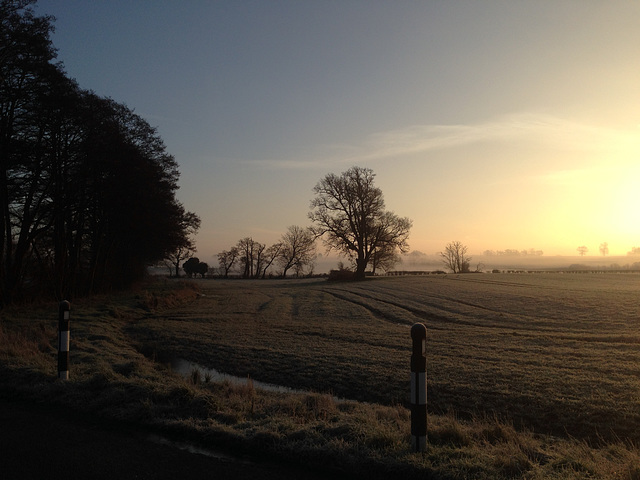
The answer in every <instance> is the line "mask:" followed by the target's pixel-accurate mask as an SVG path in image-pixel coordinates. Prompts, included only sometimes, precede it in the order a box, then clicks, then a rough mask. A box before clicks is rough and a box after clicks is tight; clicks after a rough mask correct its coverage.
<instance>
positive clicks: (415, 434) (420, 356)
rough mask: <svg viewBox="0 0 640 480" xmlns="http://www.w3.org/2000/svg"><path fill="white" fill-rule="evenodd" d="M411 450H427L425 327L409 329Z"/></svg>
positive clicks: (415, 325)
mask: <svg viewBox="0 0 640 480" xmlns="http://www.w3.org/2000/svg"><path fill="white" fill-rule="evenodd" d="M411 339H412V340H413V352H412V354H411V450H412V451H414V452H425V451H426V450H427V356H426V354H427V327H425V326H424V325H423V324H422V323H416V324H414V325H413V326H412V327H411Z"/></svg>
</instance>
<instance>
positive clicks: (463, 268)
mask: <svg viewBox="0 0 640 480" xmlns="http://www.w3.org/2000/svg"><path fill="white" fill-rule="evenodd" d="M440 256H441V257H442V263H444V265H445V267H447V268H448V269H449V270H451V271H452V272H453V273H468V272H469V271H470V268H469V266H470V264H471V257H467V247H466V245H463V244H462V242H459V241H454V242H451V243H449V244H447V246H446V247H445V249H444V252H440Z"/></svg>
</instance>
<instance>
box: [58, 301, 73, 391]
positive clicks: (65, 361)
mask: <svg viewBox="0 0 640 480" xmlns="http://www.w3.org/2000/svg"><path fill="white" fill-rule="evenodd" d="M70 311H71V304H70V303H69V302H67V301H66V300H65V301H63V302H60V307H59V310H58V378H60V379H62V380H69V337H70V335H69V318H70Z"/></svg>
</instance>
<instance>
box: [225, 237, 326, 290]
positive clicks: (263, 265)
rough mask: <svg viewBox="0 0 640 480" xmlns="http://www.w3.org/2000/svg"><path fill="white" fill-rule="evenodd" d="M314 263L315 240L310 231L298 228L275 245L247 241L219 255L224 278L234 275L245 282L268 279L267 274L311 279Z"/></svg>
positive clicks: (240, 242)
mask: <svg viewBox="0 0 640 480" xmlns="http://www.w3.org/2000/svg"><path fill="white" fill-rule="evenodd" d="M315 260H316V236H315V235H314V233H313V231H312V229H311V228H308V227H307V228H303V227H299V226H297V225H292V226H290V227H289V228H288V229H287V231H286V232H285V233H284V234H283V235H282V236H281V237H280V239H279V241H277V242H276V243H274V244H273V245H270V246H267V245H266V244H264V243H260V242H258V241H256V240H254V239H253V238H252V237H245V238H243V239H241V240H239V241H238V243H236V244H235V245H234V246H233V247H231V248H229V249H228V250H223V251H222V252H220V253H218V265H219V272H220V274H221V276H223V277H224V278H228V277H229V274H230V273H232V272H234V271H236V272H237V273H238V274H239V275H240V276H242V278H265V277H266V276H267V274H268V273H269V274H270V275H272V274H273V273H275V275H277V276H280V277H286V276H287V274H288V273H289V272H290V271H293V272H294V274H295V275H296V276H301V275H310V274H312V273H313V268H314V266H315ZM270 270H271V271H272V272H270Z"/></svg>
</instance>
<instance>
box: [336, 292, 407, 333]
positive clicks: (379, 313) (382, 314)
mask: <svg viewBox="0 0 640 480" xmlns="http://www.w3.org/2000/svg"><path fill="white" fill-rule="evenodd" d="M324 291H325V292H326V293H327V294H328V295H331V296H332V297H335V298H337V299H339V300H343V301H345V302H349V303H353V304H355V305H359V306H361V307H363V308H365V309H366V310H368V311H369V312H370V313H372V314H373V315H374V316H375V317H376V318H379V319H380V320H384V321H385V322H389V323H392V324H394V325H398V324H406V325H412V324H413V323H415V322H412V321H407V320H406V319H404V318H398V316H397V315H393V318H391V317H390V316H389V312H386V311H384V310H382V309H381V308H377V307H375V306H373V305H371V302H368V301H365V300H363V298H366V297H365V296H364V295H358V294H357V293H354V292H343V291H341V292H337V291H335V290H331V289H325V290H324ZM347 293H350V294H351V295H353V296H355V297H356V298H354V297H352V296H349V295H347ZM358 297H359V298H360V299H358ZM368 298H369V299H373V300H374V301H376V302H379V303H387V302H384V301H381V300H380V299H378V298H371V297H368ZM393 306H394V307H396V308H400V309H401V310H405V311H407V312H409V311H408V310H407V309H406V308H402V307H398V306H397V305H393ZM409 313H411V312H409Z"/></svg>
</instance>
